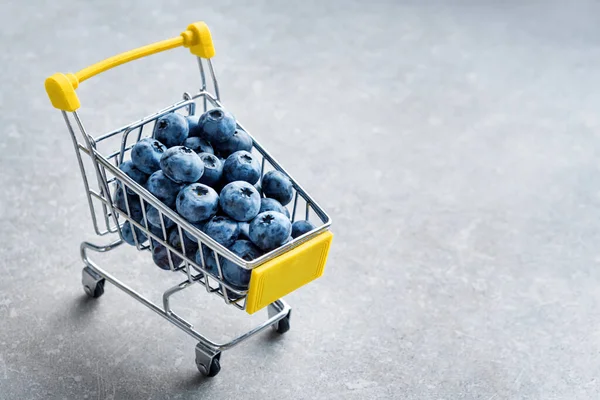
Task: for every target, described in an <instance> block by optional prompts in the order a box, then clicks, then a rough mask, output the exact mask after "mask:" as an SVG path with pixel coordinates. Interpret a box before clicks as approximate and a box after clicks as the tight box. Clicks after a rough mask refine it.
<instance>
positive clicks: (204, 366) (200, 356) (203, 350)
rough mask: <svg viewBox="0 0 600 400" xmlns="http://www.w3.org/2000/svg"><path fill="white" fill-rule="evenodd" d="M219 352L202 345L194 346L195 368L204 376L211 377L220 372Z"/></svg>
mask: <svg viewBox="0 0 600 400" xmlns="http://www.w3.org/2000/svg"><path fill="white" fill-rule="evenodd" d="M220 359H221V352H220V351H216V350H213V349H209V348H207V347H206V346H204V345H203V344H202V343H198V344H197V345H196V366H197V367H198V371H200V373H201V374H202V375H204V376H208V377H213V376H215V375H217V374H218V373H219V371H221V362H220V361H219V360H220Z"/></svg>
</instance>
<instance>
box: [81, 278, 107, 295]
mask: <svg viewBox="0 0 600 400" xmlns="http://www.w3.org/2000/svg"><path fill="white" fill-rule="evenodd" d="M83 290H85V293H87V295H88V296H90V297H93V298H94V299H97V298H98V297H100V296H102V295H103V294H104V279H103V280H101V281H100V282H98V283H96V286H95V287H94V288H90V287H89V286H84V287H83Z"/></svg>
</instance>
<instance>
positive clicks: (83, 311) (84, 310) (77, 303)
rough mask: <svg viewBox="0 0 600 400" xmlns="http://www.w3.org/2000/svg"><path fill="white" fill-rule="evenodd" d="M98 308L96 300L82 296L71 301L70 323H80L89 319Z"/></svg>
mask: <svg viewBox="0 0 600 400" xmlns="http://www.w3.org/2000/svg"><path fill="white" fill-rule="evenodd" d="M99 307H100V304H99V302H98V299H93V298H91V297H90V296H88V295H86V294H83V295H81V296H79V297H77V298H75V299H74V300H73V302H72V303H71V307H70V310H69V317H70V318H71V320H72V321H78V322H81V321H82V320H87V319H89V318H90V317H91V316H92V315H93V314H94V313H95V312H96V310H97V309H98V308H99Z"/></svg>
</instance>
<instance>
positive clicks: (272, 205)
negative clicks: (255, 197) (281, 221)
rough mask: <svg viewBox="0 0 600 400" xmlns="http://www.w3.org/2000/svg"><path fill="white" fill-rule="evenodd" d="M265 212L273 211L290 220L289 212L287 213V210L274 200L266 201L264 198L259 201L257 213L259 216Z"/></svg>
mask: <svg viewBox="0 0 600 400" xmlns="http://www.w3.org/2000/svg"><path fill="white" fill-rule="evenodd" d="M265 211H275V212H278V213H282V214H283V215H285V216H286V217H288V218H290V212H289V211H288V209H287V208H286V207H284V206H282V205H281V203H280V202H278V201H277V200H275V199H268V198H264V197H263V198H262V199H260V210H259V211H258V213H259V214H260V213H263V212H265Z"/></svg>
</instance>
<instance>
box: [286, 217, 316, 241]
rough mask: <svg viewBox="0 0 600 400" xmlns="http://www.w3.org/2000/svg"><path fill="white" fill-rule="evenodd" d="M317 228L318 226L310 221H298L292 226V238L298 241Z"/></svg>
mask: <svg viewBox="0 0 600 400" xmlns="http://www.w3.org/2000/svg"><path fill="white" fill-rule="evenodd" d="M315 228H316V226H314V225H313V224H312V223H311V222H309V221H296V222H294V223H293V224H292V237H293V238H294V239H296V238H297V237H298V236H302V235H304V234H305V233H306V232H310V231H312V230H313V229H315Z"/></svg>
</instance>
